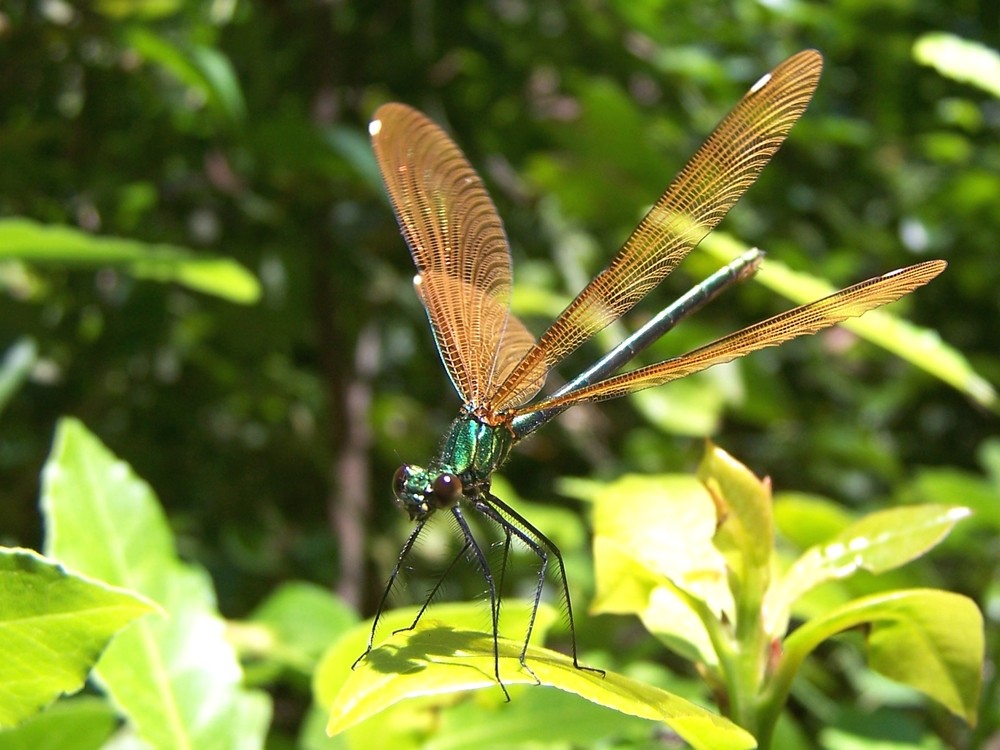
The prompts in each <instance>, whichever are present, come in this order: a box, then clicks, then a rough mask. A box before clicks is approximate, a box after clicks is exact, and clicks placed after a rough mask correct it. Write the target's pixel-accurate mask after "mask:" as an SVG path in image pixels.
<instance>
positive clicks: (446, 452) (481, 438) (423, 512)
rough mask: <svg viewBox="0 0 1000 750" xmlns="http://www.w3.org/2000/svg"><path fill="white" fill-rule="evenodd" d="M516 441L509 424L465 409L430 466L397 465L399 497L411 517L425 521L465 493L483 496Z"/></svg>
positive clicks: (395, 486)
mask: <svg viewBox="0 0 1000 750" xmlns="http://www.w3.org/2000/svg"><path fill="white" fill-rule="evenodd" d="M513 447H514V433H513V432H512V431H511V429H510V426H509V425H507V424H505V423H501V424H499V425H489V424H486V423H485V422H483V421H482V420H481V419H480V418H479V417H476V416H474V415H464V414H463V415H462V416H459V417H458V418H456V419H455V420H454V421H453V422H452V423H451V428H450V429H449V430H448V434H447V435H446V436H445V439H444V441H443V442H442V445H441V449H440V451H439V452H438V455H437V456H436V457H435V458H433V459H432V460H431V462H430V464H429V465H428V467H427V468H426V469H425V468H423V467H422V466H417V465H416V464H404V465H403V466H401V467H400V468H399V469H397V470H396V475H395V477H394V478H393V495H394V496H395V498H396V503H397V505H399V507H400V508H401V509H402V510H404V511H406V513H407V514H408V515H409V516H410V520H412V521H423V520H425V519H426V518H427V517H428V516H430V514H432V513H433V512H434V511H435V510H443V509H447V508H453V507H455V505H456V504H457V503H458V501H459V500H461V499H462V498H463V497H473V498H474V497H478V496H480V495H482V494H483V493H485V492H488V491H489V484H490V477H491V476H492V475H493V472H494V471H496V470H497V469H498V468H500V466H501V465H502V464H503V463H504V462H505V461H506V460H507V458H508V456H510V451H511V448H513Z"/></svg>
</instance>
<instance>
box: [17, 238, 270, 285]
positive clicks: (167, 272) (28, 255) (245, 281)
mask: <svg viewBox="0 0 1000 750" xmlns="http://www.w3.org/2000/svg"><path fill="white" fill-rule="evenodd" d="M9 258H10V259H19V260H22V261H24V262H26V263H48V264H56V265H61V266H69V267H79V268H98V267H105V266H111V267H115V268H121V269H122V270H123V271H126V272H128V273H130V274H132V275H133V276H135V277H136V278H140V279H150V280H152V281H162V282H176V283H178V284H183V285H184V286H187V287H189V288H191V289H194V290H196V291H199V292H204V293H205V294H214V295H216V296H217V297H222V298H223V299H226V300H229V301H230V302H238V303H241V304H249V303H252V302H256V301H257V299H258V298H259V297H260V284H259V283H258V281H257V279H256V277H254V276H253V274H251V273H250V272H249V271H247V270H246V269H245V268H243V266H241V265H239V264H238V263H236V262H235V261H233V260H230V259H228V258H220V257H218V256H213V255H204V254H201V253H195V252H193V251H192V250H188V249H185V248H182V247H176V246H174V245H161V244H148V243H144V242H136V241H134V240H125V239H119V238H116V237H97V236H95V235H92V234H87V233H86V232H81V231H79V230H77V229H72V228H70V227H62V226H47V225H45V224H39V223H37V222H34V221H30V220H28V219H4V220H0V260H4V259H9Z"/></svg>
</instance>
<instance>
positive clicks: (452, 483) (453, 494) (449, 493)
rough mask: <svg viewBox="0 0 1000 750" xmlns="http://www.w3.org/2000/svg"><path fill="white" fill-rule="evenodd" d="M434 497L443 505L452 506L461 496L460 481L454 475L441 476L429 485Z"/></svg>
mask: <svg viewBox="0 0 1000 750" xmlns="http://www.w3.org/2000/svg"><path fill="white" fill-rule="evenodd" d="M431 490H432V491H433V492H434V497H436V498H438V499H439V500H440V501H441V502H442V503H443V504H445V503H446V504H449V505H450V504H452V503H454V502H455V501H456V500H458V498H460V497H461V496H462V480H461V479H459V478H458V477H456V476H455V475H454V474H441V475H440V476H439V477H438V478H437V479H435V480H434V484H433V485H431Z"/></svg>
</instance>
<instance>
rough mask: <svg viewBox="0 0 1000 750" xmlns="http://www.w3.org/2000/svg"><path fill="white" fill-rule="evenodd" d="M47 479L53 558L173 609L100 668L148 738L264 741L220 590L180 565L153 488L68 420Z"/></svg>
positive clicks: (167, 745)
mask: <svg viewBox="0 0 1000 750" xmlns="http://www.w3.org/2000/svg"><path fill="white" fill-rule="evenodd" d="M43 479H44V486H43V492H42V509H43V514H44V519H45V524H46V542H47V543H46V548H47V551H48V553H49V554H51V555H52V556H54V557H56V558H58V559H59V560H60V561H63V562H64V563H65V564H67V565H71V566H72V567H73V568H75V569H77V570H81V571H83V572H85V573H87V574H88V575H92V576H94V577H95V578H99V579H101V580H103V581H106V582H108V583H111V584H115V585H122V586H127V587H128V588H130V589H133V590H135V591H138V592H140V593H142V594H144V595H146V596H148V597H149V598H150V599H152V600H153V601H155V602H156V603H158V604H159V605H161V606H162V607H163V609H164V610H166V612H167V615H168V616H167V617H160V618H145V619H144V620H142V621H140V622H138V623H136V624H135V625H134V626H133V627H131V628H129V629H128V630H126V631H125V632H123V633H121V635H120V636H119V637H118V638H116V639H115V640H114V642H113V643H112V644H111V646H110V647H109V648H108V649H107V650H106V651H105V652H104V655H103V656H102V657H101V660H100V662H99V663H98V665H97V667H96V668H95V675H96V677H97V682H98V684H99V685H100V686H101V687H102V688H103V690H104V691H105V692H106V693H107V694H108V695H109V696H110V697H111V698H112V700H113V701H114V703H115V705H116V706H117V707H118V708H119V710H120V711H121V712H122V713H124V714H125V715H126V716H127V717H128V719H129V721H130V722H131V725H132V726H133V727H134V728H135V730H136V731H137V732H138V734H139V735H140V736H141V737H142V739H143V740H145V742H147V743H148V744H149V745H151V746H152V747H154V748H164V749H171V750H172V749H173V748H178V747H190V748H209V747H211V748H234V749H235V748H239V747H243V746H244V745H243V743H247V742H249V743H260V742H261V741H262V736H263V735H262V733H264V732H266V729H267V722H268V720H269V717H270V705H269V702H268V699H267V696H266V695H264V694H262V693H250V692H245V691H244V690H243V688H242V687H241V676H242V675H241V670H240V666H239V663H238V662H237V660H236V654H235V653H234V650H233V648H232V646H230V645H229V643H227V642H226V640H225V637H224V634H225V624H224V622H223V620H222V618H221V617H220V616H219V614H218V612H217V610H216V606H215V595H214V592H213V590H212V586H211V582H210V581H209V579H208V576H207V575H206V574H205V573H204V571H202V570H201V569H199V568H196V567H194V566H191V565H188V564H185V563H182V562H181V561H180V560H179V559H178V557H177V553H176V552H175V550H174V545H173V538H172V535H171V532H170V529H169V527H168V525H167V522H166V519H165V518H164V516H163V511H162V509H161V508H160V506H159V504H158V502H157V500H156V497H155V495H154V494H153V491H152V490H151V489H150V487H149V485H147V484H146V483H145V482H144V481H142V480H141V479H140V478H138V477H137V476H135V474H134V473H133V472H132V469H131V467H129V466H128V465H127V464H125V463H124V462H122V461H120V460H118V459H116V458H115V457H114V456H113V455H112V454H111V453H110V452H109V451H108V450H107V448H105V447H104V446H103V445H102V444H101V443H100V442H99V441H98V440H97V439H96V438H95V437H94V436H93V435H91V434H90V433H89V432H88V431H87V430H86V429H85V428H84V427H83V425H82V424H80V423H79V422H77V421H75V420H71V419H67V420H63V421H62V422H61V423H60V425H59V429H58V431H57V433H56V439H55V445H54V446H53V449H52V454H51V456H50V457H49V460H48V463H47V464H46V467H45V470H44V474H43Z"/></svg>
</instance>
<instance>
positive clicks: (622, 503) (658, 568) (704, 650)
mask: <svg viewBox="0 0 1000 750" xmlns="http://www.w3.org/2000/svg"><path fill="white" fill-rule="evenodd" d="M716 523H717V520H716V506H715V505H714V504H713V502H712V499H711V497H710V495H709V494H708V492H707V491H706V489H705V487H704V485H702V484H701V483H700V482H698V481H697V480H696V479H695V478H694V477H688V476H654V477H640V476H626V477H622V478H621V479H619V480H617V481H615V482H612V483H610V484H608V485H606V486H605V487H603V488H602V489H601V490H600V491H599V492H598V493H597V495H596V498H595V507H594V565H595V575H596V581H597V591H596V594H595V597H594V602H593V604H592V606H591V610H592V611H593V612H596V613H617V614H638V615H639V616H640V617H641V618H642V620H643V624H644V625H645V626H646V628H647V629H649V630H650V632H652V633H654V634H655V635H656V636H657V637H658V638H660V639H661V640H663V641H664V642H665V643H666V644H667V645H668V646H670V647H671V648H673V649H674V650H676V651H677V652H678V653H680V654H682V655H684V656H686V657H688V658H691V659H695V660H698V661H704V662H706V663H709V664H711V663H714V662H715V657H714V655H713V653H712V649H711V646H710V643H709V639H708V636H707V634H706V632H705V628H704V626H703V624H702V622H701V620H700V618H699V616H698V615H697V614H696V613H695V612H694V611H692V610H691V608H690V607H689V606H688V605H687V604H686V603H685V598H684V596H683V595H679V594H678V591H677V589H679V590H680V591H681V592H686V593H687V594H689V595H691V596H693V597H695V598H697V599H699V600H702V601H705V602H707V603H708V606H709V608H710V609H711V610H712V611H713V612H714V613H715V615H716V616H718V615H719V614H720V613H722V612H729V613H730V614H731V613H732V606H733V605H732V598H731V595H730V592H729V587H728V585H727V580H726V570H725V561H724V560H723V557H722V555H721V554H720V553H719V551H718V550H717V549H716V548H715V546H714V544H713V537H714V536H715V530H716ZM675 587H676V589H675Z"/></svg>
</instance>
